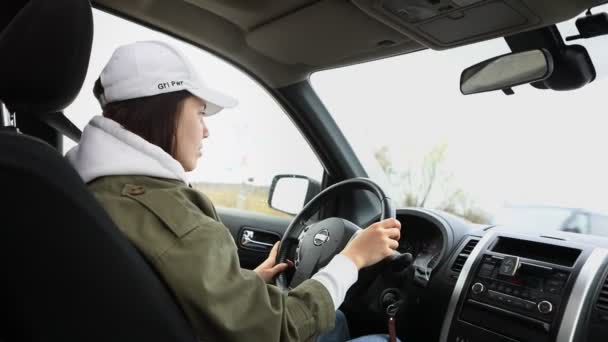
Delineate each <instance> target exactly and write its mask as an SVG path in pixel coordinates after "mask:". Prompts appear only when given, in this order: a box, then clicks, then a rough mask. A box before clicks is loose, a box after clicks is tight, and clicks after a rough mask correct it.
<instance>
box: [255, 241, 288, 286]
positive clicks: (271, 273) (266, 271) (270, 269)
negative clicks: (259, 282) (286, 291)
mask: <svg viewBox="0 0 608 342" xmlns="http://www.w3.org/2000/svg"><path fill="white" fill-rule="evenodd" d="M278 251H279V242H277V243H275V244H274V246H272V250H271V251H270V254H269V255H268V258H266V260H264V262H262V263H261V264H260V266H258V267H256V268H255V270H254V271H255V273H257V274H258V275H259V276H260V277H261V278H262V279H264V281H265V282H266V283H268V284H270V283H271V282H272V281H273V280H274V277H276V276H277V274H279V273H281V272H283V271H285V270H286V269H287V268H289V267H290V266H291V265H290V264H288V263H281V264H278V265H277V264H276V261H275V260H276V258H277V253H278Z"/></svg>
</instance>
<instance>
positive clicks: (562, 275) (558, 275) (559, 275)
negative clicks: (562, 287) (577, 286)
mask: <svg viewBox="0 0 608 342" xmlns="http://www.w3.org/2000/svg"><path fill="white" fill-rule="evenodd" d="M553 277H554V278H557V279H561V280H566V279H568V273H566V272H556V273H554V274H553Z"/></svg>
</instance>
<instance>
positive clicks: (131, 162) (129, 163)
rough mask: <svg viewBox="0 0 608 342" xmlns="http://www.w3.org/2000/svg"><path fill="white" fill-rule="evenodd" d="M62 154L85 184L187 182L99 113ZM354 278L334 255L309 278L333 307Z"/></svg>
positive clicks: (170, 161) (155, 151)
mask: <svg viewBox="0 0 608 342" xmlns="http://www.w3.org/2000/svg"><path fill="white" fill-rule="evenodd" d="M66 157H67V159H68V161H69V162H70V163H71V164H72V165H73V166H74V168H75V169H76V171H78V173H79V174H80V176H81V177H82V179H83V180H84V182H85V183H88V182H90V181H92V180H94V179H95V178H98V177H103V176H118V175H140V176H150V177H159V178H167V179H175V180H181V181H183V182H184V183H185V184H189V181H188V178H187V175H186V172H185V170H184V168H183V166H182V165H181V164H180V163H179V162H178V161H177V160H175V159H174V158H173V157H172V156H170V155H169V154H168V153H166V152H165V151H163V149H162V148H160V147H158V146H156V145H154V144H151V143H149V142H148V141H146V140H145V139H143V138H141V137H140V136H138V135H137V134H134V133H132V132H129V131H128V130H126V129H125V128H123V127H122V126H121V125H120V124H118V123H117V122H115V121H113V120H110V119H108V118H105V117H103V116H95V117H94V118H93V119H91V121H90V122H89V124H88V125H87V126H86V127H85V128H84V130H83V132H82V137H81V138H80V142H79V143H78V145H77V146H76V147H74V148H72V149H71V150H70V151H69V152H68V153H67V154H66ZM357 277H358V270H357V267H356V266H355V264H354V263H353V262H352V261H351V260H350V259H349V258H347V257H345V256H343V255H340V254H338V255H336V256H335V257H334V258H333V259H332V260H331V262H330V263H329V264H328V265H327V266H325V267H324V268H323V269H321V270H320V271H319V272H317V273H316V274H315V275H314V276H313V277H312V279H315V280H317V281H319V282H320V283H321V284H323V286H325V288H327V291H328V292H329V294H330V296H331V298H332V301H333V303H334V307H335V308H336V309H337V308H338V307H339V306H340V305H341V304H342V302H343V301H344V297H345V296H346V291H348V289H349V288H350V287H351V286H352V285H353V284H354V283H355V282H356V281H357Z"/></svg>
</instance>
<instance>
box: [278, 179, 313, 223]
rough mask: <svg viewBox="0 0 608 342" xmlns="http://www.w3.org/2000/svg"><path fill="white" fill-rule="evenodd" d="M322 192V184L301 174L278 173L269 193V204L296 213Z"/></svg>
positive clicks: (291, 213) (279, 209) (284, 211)
mask: <svg viewBox="0 0 608 342" xmlns="http://www.w3.org/2000/svg"><path fill="white" fill-rule="evenodd" d="M319 192H321V184H320V183H319V182H317V181H316V180H314V179H310V178H308V177H305V176H300V175H276V176H274V178H273V179H272V185H271V186H270V192H269V194H268V206H269V207H271V208H272V209H275V210H278V211H280V212H283V213H286V214H290V215H296V214H297V213H299V212H300V211H301V210H302V209H303V208H304V205H305V204H306V203H308V201H310V200H311V199H312V198H313V197H315V196H316V195H317V194H318V193H319Z"/></svg>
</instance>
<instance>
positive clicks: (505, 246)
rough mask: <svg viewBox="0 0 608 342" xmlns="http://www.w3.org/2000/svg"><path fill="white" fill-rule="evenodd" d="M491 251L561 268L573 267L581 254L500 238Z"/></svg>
mask: <svg viewBox="0 0 608 342" xmlns="http://www.w3.org/2000/svg"><path fill="white" fill-rule="evenodd" d="M492 251H494V252H498V253H503V254H508V255H513V256H518V257H522V258H527V259H532V260H539V261H544V262H549V263H552V264H557V265H563V266H573V265H574V263H575V262H576V260H577V259H578V257H579V255H580V254H581V250H580V249H575V248H570V247H564V246H558V245H551V244H546V243H540V242H535V241H526V240H519V239H514V238H508V237H502V236H501V237H500V238H498V241H497V242H496V244H495V245H494V246H493V247H492Z"/></svg>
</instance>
